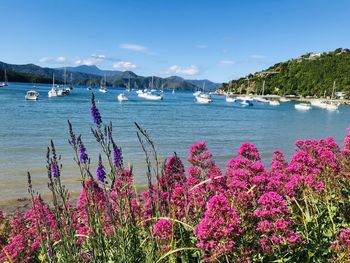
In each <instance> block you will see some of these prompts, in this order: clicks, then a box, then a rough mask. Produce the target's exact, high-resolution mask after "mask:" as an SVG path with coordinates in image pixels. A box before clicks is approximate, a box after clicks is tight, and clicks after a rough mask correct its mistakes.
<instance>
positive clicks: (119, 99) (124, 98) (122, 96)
mask: <svg viewBox="0 0 350 263" xmlns="http://www.w3.org/2000/svg"><path fill="white" fill-rule="evenodd" d="M117 100H118V101H128V100H129V98H128V96H126V95H125V94H124V93H120V94H119V95H118V96H117Z"/></svg>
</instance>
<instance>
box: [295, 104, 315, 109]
mask: <svg viewBox="0 0 350 263" xmlns="http://www.w3.org/2000/svg"><path fill="white" fill-rule="evenodd" d="M294 108H296V109H297V110H310V109H311V105H310V104H308V103H299V104H295V105H294Z"/></svg>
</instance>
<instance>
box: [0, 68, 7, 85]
mask: <svg viewBox="0 0 350 263" xmlns="http://www.w3.org/2000/svg"><path fill="white" fill-rule="evenodd" d="M4 71H5V73H4V75H5V76H4V82H1V83H0V87H6V86H8V83H7V75H6V69H5V70H4Z"/></svg>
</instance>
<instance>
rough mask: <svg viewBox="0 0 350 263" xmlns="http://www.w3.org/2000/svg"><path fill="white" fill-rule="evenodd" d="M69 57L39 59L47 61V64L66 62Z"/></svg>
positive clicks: (41, 61)
mask: <svg viewBox="0 0 350 263" xmlns="http://www.w3.org/2000/svg"><path fill="white" fill-rule="evenodd" d="M66 61H67V59H66V58H65V57H62V56H60V57H43V58H41V59H39V62H40V63H47V64H61V63H65V62H66Z"/></svg>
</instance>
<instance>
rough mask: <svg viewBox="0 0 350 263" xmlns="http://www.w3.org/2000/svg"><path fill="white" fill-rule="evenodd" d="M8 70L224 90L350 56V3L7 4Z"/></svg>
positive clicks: (2, 8)
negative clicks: (311, 61)
mask: <svg viewBox="0 0 350 263" xmlns="http://www.w3.org/2000/svg"><path fill="white" fill-rule="evenodd" d="M0 13H1V21H2V23H1V29H0V32H1V34H0V61H4V62H7V63H16V64H25V63H34V64H38V65H40V66H47V67H62V66H68V65H69V66H72V65H81V64H88V65H92V64H94V65H97V66H98V67H100V68H102V69H116V70H132V71H134V72H135V73H137V74H139V75H148V76H150V75H158V76H169V75H179V76H182V77H185V78H189V79H203V78H208V79H210V80H213V81H217V82H223V81H228V80H230V79H234V78H238V77H241V76H244V75H246V74H248V73H251V72H255V71H258V70H262V69H264V68H267V67H269V66H270V65H273V64H274V63H277V62H279V61H284V60H288V59H290V58H293V57H296V56H299V55H301V54H304V53H306V52H322V51H330V50H334V49H335V48H338V47H348V48H349V47H350V34H349V32H350V31H349V28H350V19H348V17H349V15H350V1H347V0H344V1H342V0H339V1H324V0H318V1H316V0H315V1H314V0H288V1H287V0H255V1H253V0H251V1H249V0H247V1H243V0H242V1H234V0H232V1H220V0H216V1H214V0H212V1H207V0H193V1H190V0H187V1H185V0H178V1H167V0H163V1H161V0H159V1H156V0H154V1H147V0H144V1H142V0H134V1H117V0H114V1H112V0H110V1H97V0H96V1H94V0H91V1H87V0H85V1H81V0H75V1H68V0H60V1H47V0H46V1H44V0H31V1H27V0H0Z"/></svg>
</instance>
